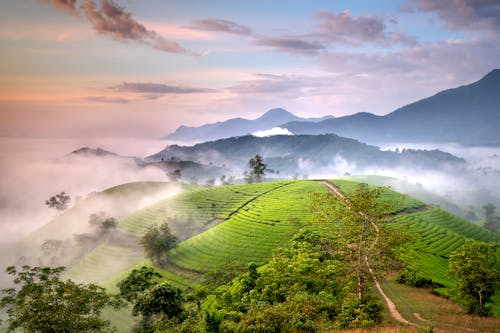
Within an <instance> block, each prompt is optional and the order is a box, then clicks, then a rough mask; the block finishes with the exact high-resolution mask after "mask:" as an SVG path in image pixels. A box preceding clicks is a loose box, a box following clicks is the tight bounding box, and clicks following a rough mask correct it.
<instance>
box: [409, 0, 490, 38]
mask: <svg viewBox="0 0 500 333" xmlns="http://www.w3.org/2000/svg"><path fill="white" fill-rule="evenodd" d="M411 1H412V2H414V3H415V5H416V7H417V9H418V10H419V11H421V12H436V13H437V14H438V15H439V17H441V18H442V19H443V20H444V21H445V22H446V24H447V26H448V27H449V28H450V29H473V30H485V31H489V32H491V33H493V34H494V35H499V34H500V2H498V0H481V1H478V0H454V1H434V0H411Z"/></svg>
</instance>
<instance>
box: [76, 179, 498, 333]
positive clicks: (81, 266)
mask: <svg viewBox="0 0 500 333" xmlns="http://www.w3.org/2000/svg"><path fill="white" fill-rule="evenodd" d="M333 183H334V184H335V185H337V186H338V187H339V188H340V189H341V190H342V191H343V192H345V193H349V192H351V191H353V190H354V189H355V188H356V187H357V186H358V183H357V182H353V181H347V180H334V181H333ZM130 186H131V187H130ZM162 186H163V185H160V184H155V183H151V184H149V183H141V184H135V185H128V186H126V187H120V186H118V187H115V188H112V189H108V190H107V191H105V192H108V193H110V194H113V195H116V194H118V193H124V192H126V191H128V190H127V188H129V189H130V190H131V191H132V192H134V193H138V191H139V190H144V189H146V188H149V187H151V188H161V187H162ZM311 191H326V188H325V187H323V186H322V185H320V184H319V183H317V182H315V181H277V182H268V183H260V184H251V185H234V186H224V187H214V188H193V189H191V190H189V191H185V192H182V193H180V194H177V195H175V196H173V197H170V198H168V199H164V200H161V201H158V202H157V203H155V204H153V205H150V206H148V207H146V208H143V209H141V210H138V211H135V212H133V213H131V214H129V215H127V216H125V217H123V218H122V219H120V220H119V222H118V228H119V231H120V232H123V233H125V234H128V235H131V236H133V237H132V238H134V237H136V238H137V237H138V236H140V235H142V233H143V232H144V231H145V230H146V228H147V227H148V226H149V225H150V224H159V223H162V222H164V221H168V222H169V225H170V226H171V229H172V230H173V231H174V233H177V234H178V235H181V239H184V241H183V242H181V243H180V245H179V247H178V248H177V249H175V250H173V251H171V253H170V254H169V260H170V261H171V264H170V265H169V266H168V267H166V268H165V269H159V271H160V273H161V274H162V275H163V280H164V281H167V282H169V283H171V284H173V285H175V286H177V287H179V288H181V289H186V288H189V287H192V286H194V285H195V283H196V282H197V281H198V280H199V278H200V273H203V272H207V271H209V270H213V269H217V268H223V267H224V266H225V265H227V264H229V263H232V262H237V263H240V264H242V265H247V264H248V263H250V262H255V263H257V264H264V263H266V262H267V261H268V260H269V259H270V258H271V256H272V252H273V250H274V249H275V248H276V247H277V246H279V245H280V244H286V242H287V241H288V240H289V239H290V238H291V236H292V235H293V234H294V233H295V232H296V230H298V229H299V228H300V227H302V226H303V225H305V224H308V223H309V222H311V221H312V218H313V216H312V214H311V213H310V212H309V211H308V209H307V206H308V205H309V195H308V194H309V192H311ZM382 200H384V201H385V200H387V201H391V202H395V206H394V208H393V210H394V213H395V214H397V215H395V218H394V220H393V222H392V227H394V228H401V229H405V230H407V231H408V232H409V233H411V234H414V235H416V237H415V239H414V240H413V242H412V244H411V246H410V247H409V252H408V257H411V258H412V260H408V264H409V265H413V266H414V267H415V268H417V269H418V270H420V271H422V272H424V273H425V274H426V275H428V276H429V277H431V278H432V279H433V281H435V282H437V283H440V284H441V285H443V286H444V289H442V290H441V292H443V293H446V292H448V291H449V290H450V288H452V287H453V286H454V281H453V280H452V279H450V277H449V276H448V275H447V267H448V258H449V255H450V253H451V252H452V251H453V250H455V249H456V248H458V247H459V246H461V245H462V244H463V242H464V241H465V239H467V238H472V239H477V240H483V241H495V240H497V241H498V240H499V238H498V236H495V235H494V234H492V233H490V232H488V231H486V230H485V229H483V228H481V227H478V226H476V225H474V224H472V223H469V222H467V221H465V220H463V219H460V218H458V217H456V216H454V215H452V214H450V213H447V212H445V211H443V210H441V209H438V208H429V207H428V206H426V205H425V204H424V203H423V202H421V201H419V200H417V199H414V198H412V197H409V196H405V195H401V194H399V193H397V192H394V191H392V190H391V189H389V188H386V189H384V191H383V193H382ZM499 255H500V252H497V256H499ZM144 264H148V262H146V261H144V258H143V255H142V250H141V249H140V247H138V246H132V245H131V244H128V245H126V244H122V245H120V244H119V243H118V244H117V243H103V244H101V245H99V246H98V247H96V248H95V249H94V250H92V251H91V252H90V253H89V254H88V255H86V256H85V257H83V258H82V259H81V260H80V261H79V262H78V263H77V264H76V265H74V266H73V267H72V268H71V269H70V270H69V271H68V273H67V277H71V278H73V279H74V280H77V281H85V282H87V281H94V282H95V281H99V282H100V284H101V285H103V286H105V287H106V288H108V289H109V290H110V291H113V292H116V291H117V289H116V283H117V282H118V281H120V280H121V279H123V278H124V277H125V276H126V275H127V274H128V273H129V272H130V270H132V269H133V268H137V267H140V266H142V265H144ZM384 284H385V285H384V287H386V285H387V288H388V289H390V290H393V293H395V294H394V295H395V296H394V297H399V298H401V299H400V300H398V301H397V302H398V303H397V304H398V309H399V306H400V305H399V304H401V307H403V309H402V310H401V311H402V312H404V311H406V313H404V315H405V316H406V315H411V316H413V314H412V313H410V312H411V311H413V310H412V309H414V308H415V309H418V311H419V312H418V313H420V314H421V315H422V316H424V318H430V319H432V320H441V319H440V318H441V317H439V316H438V315H437V314H434V317H432V316H431V315H432V314H433V313H432V311H429V312H426V309H425V306H423V305H419V304H420V303H418V302H417V301H415V300H414V299H413V298H411V297H417V295H416V294H415V296H412V295H413V294H412V295H410V296H408V297H406V295H405V293H406V289H401V288H406V287H404V286H399V285H396V284H395V283H394V282H392V281H388V282H385V283H384ZM391 288H392V289H391ZM422 292H425V291H422ZM415 293H417V292H415ZM431 296H432V297H436V296H434V295H431ZM419 297H423V296H419ZM425 297H426V298H425V302H433V301H435V302H436V304H443V305H442V306H451V305H448V303H439V302H438V301H437V300H434V299H433V298H429V299H427V297H428V296H425ZM429 297H430V296H429ZM494 299H495V300H496V304H498V305H499V306H500V295H496V296H495V298H494ZM439 300H443V299H442V298H439ZM444 301H446V302H450V301H447V300H444ZM415 302H416V303H415ZM425 302H424V303H422V304H427V303H425ZM405 304H406V305H405ZM451 304H452V305H453V306H455V308H453V311H452V310H450V311H448V310H446V311H444V313H443V314H440V316H441V315H442V316H443V318H444V319H443V320H444V323H447V322H450V323H453V320H458V319H457V318H461V316H460V311H459V309H458V310H457V308H456V307H457V305H456V304H454V303H451ZM404 306H406V309H405V308H404ZM497 307H498V306H497ZM434 309H435V308H434ZM495 309H496V310H495V311H497V310H498V309H497V308H495ZM434 311H437V310H436V309H435V310H434ZM447 311H448V312H447ZM457 311H458V312H457ZM425 315H428V317H425ZM497 315H498V314H497ZM453 316H455V317H453ZM105 317H106V318H108V319H110V320H112V322H113V323H114V324H116V325H117V326H119V327H118V329H119V331H126V330H127V329H129V328H130V327H131V325H132V318H131V316H130V309H121V310H119V311H114V310H112V309H107V310H106V311H105ZM412 318H413V317H412ZM453 318H455V319H453ZM464 318H466V319H464V320H467V321H468V322H469V321H470V325H472V326H474V325H486V326H477V327H485V329H487V328H488V327H489V326H488V325H490V324H489V322H487V321H486V322H484V323H483V322H481V323H479V324H477V323H476V322H475V321H474V320H473V319H469V318H468V317H464ZM492 322H494V323H497V322H495V321H492ZM393 324H394V323H389V325H393ZM472 326H471V327H472ZM443 327H444V326H443ZM449 328H450V327H448V329H449ZM440 329H441V328H440ZM443 329H444V328H443ZM382 331H393V327H392V326H390V327H387V328H386V330H382ZM396 331H398V330H394V332H396ZM410 331H411V330H410ZM398 332H399V331H398Z"/></svg>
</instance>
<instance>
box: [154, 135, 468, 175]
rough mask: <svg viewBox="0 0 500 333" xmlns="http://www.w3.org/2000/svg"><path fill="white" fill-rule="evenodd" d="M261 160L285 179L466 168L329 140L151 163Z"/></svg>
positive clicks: (247, 142)
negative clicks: (288, 176)
mask: <svg viewBox="0 0 500 333" xmlns="http://www.w3.org/2000/svg"><path fill="white" fill-rule="evenodd" d="M255 154H260V155H261V156H263V157H264V160H265V163H267V166H268V169H271V170H274V171H276V172H278V171H279V172H280V173H281V174H294V173H299V174H315V175H317V174H332V172H336V173H337V174H343V173H345V172H351V173H352V172H363V171H364V169H365V168H368V167H387V168H395V167H408V168H429V169H434V170H436V169H442V168H445V167H447V166H461V165H463V164H464V163H465V162H464V160H462V159H461V158H458V157H455V156H453V155H451V154H448V153H444V152H441V151H438V150H432V151H426V150H404V151H402V152H392V151H382V150H380V149H379V148H378V147H375V146H370V145H366V144H364V143H361V142H359V141H356V140H354V139H348V138H344V137H340V136H337V135H334V134H327V135H294V136H289V135H276V136H271V137H263V138H258V137H254V136H242V137H236V138H228V139H221V140H217V141H212V142H205V143H200V144H196V145H194V146H178V145H171V146H167V147H166V148H165V149H164V150H162V151H160V152H158V153H157V154H154V155H151V156H149V157H147V158H146V160H148V161H158V160H162V159H163V160H169V159H181V160H193V161H196V162H201V163H206V164H207V163H213V164H225V165H227V166H228V167H231V166H232V167H233V168H235V169H236V170H242V169H244V168H246V166H247V163H248V160H249V158H250V157H252V156H254V155H255Z"/></svg>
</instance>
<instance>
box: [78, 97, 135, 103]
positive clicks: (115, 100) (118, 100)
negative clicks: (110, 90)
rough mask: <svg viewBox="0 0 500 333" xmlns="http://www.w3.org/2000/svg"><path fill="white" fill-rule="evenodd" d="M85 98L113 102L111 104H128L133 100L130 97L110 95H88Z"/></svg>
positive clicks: (92, 100)
mask: <svg viewBox="0 0 500 333" xmlns="http://www.w3.org/2000/svg"><path fill="white" fill-rule="evenodd" d="M84 100H86V101H90V102H99V103H111V104H127V103H130V102H131V100H130V99H128V98H122V97H109V96H87V97H84Z"/></svg>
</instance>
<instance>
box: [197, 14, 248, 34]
mask: <svg viewBox="0 0 500 333" xmlns="http://www.w3.org/2000/svg"><path fill="white" fill-rule="evenodd" d="M190 28H192V29H196V30H208V31H219V32H225V33H229V34H235V35H251V34H252V29H250V28H249V27H247V26H244V25H242V24H238V23H236V22H233V21H227V20H222V19H217V18H206V19H201V20H195V21H193V22H192V24H191V25H190Z"/></svg>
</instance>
